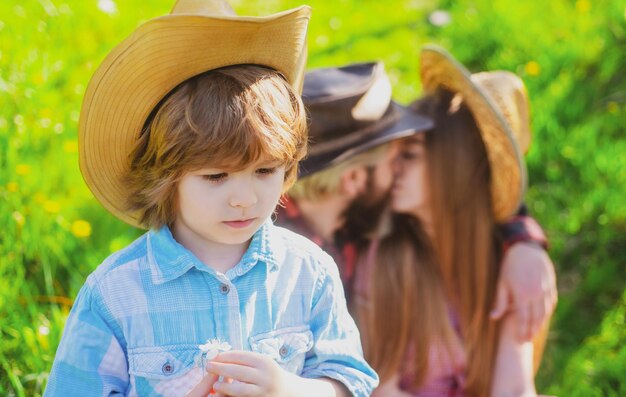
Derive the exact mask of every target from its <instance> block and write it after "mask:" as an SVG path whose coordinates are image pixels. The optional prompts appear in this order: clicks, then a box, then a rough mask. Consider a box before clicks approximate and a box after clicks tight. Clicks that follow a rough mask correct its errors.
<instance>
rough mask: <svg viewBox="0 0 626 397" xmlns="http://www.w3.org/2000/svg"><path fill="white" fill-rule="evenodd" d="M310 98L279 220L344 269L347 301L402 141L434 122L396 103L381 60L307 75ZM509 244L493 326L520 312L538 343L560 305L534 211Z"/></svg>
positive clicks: (511, 232) (525, 331)
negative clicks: (299, 158)
mask: <svg viewBox="0 0 626 397" xmlns="http://www.w3.org/2000/svg"><path fill="white" fill-rule="evenodd" d="M303 100H304V103H305V106H306V107H307V110H308V112H309V117H310V131H309V134H310V147H309V155H308V157H307V158H306V159H305V160H304V161H303V162H301V164H300V173H299V180H298V181H297V182H296V184H295V185H294V186H293V187H292V188H291V190H290V191H289V192H288V195H287V196H285V198H284V200H283V203H284V206H283V207H281V208H279V210H278V215H277V223H278V224H279V225H281V226H284V227H286V228H289V229H292V230H294V231H296V232H298V233H300V234H303V235H305V236H307V237H309V238H310V239H311V240H313V241H314V242H316V243H317V244H318V245H320V246H321V247H322V248H323V249H324V250H326V251H327V252H329V253H330V254H331V255H332V256H333V257H334V259H335V261H336V262H337V264H338V265H339V268H340V271H341V277H342V280H343V282H344V286H345V290H346V294H347V296H348V303H349V304H350V296H351V293H352V287H353V281H354V278H355V277H354V275H355V271H356V269H355V267H356V263H357V261H356V259H357V255H358V252H359V249H360V248H362V247H363V246H364V243H365V242H366V241H367V238H368V235H369V234H370V233H371V231H372V229H373V228H374V227H375V226H376V224H377V220H378V218H379V215H380V213H381V212H382V209H383V208H384V204H385V200H386V198H387V196H388V193H389V190H390V187H391V184H392V182H393V161H394V159H395V157H396V154H397V151H398V144H399V143H398V139H400V138H404V137H407V136H411V135H414V134H416V133H420V131H424V130H427V129H429V128H431V127H432V121H431V120H429V119H427V118H424V117H422V116H419V115H417V114H414V113H412V112H411V111H409V110H408V109H407V108H405V107H403V106H401V105H399V104H397V103H396V102H394V101H393V100H392V99H391V84H390V82H389V78H388V77H387V75H386V73H385V71H384V66H383V64H382V63H380V62H378V63H361V64H352V65H348V66H344V67H339V68H324V69H317V70H313V71H311V72H309V73H307V75H306V77H305V81H304V91H303ZM502 232H503V235H504V237H505V244H506V245H507V246H508V249H507V251H506V254H505V256H504V259H503V263H502V270H501V277H500V280H499V283H498V292H497V303H496V305H495V307H494V308H493V312H492V317H493V318H494V319H497V318H500V317H502V316H503V315H504V314H505V313H506V312H507V311H508V310H515V311H516V312H517V315H518V316H519V318H520V319H521V321H520V323H521V324H522V326H521V328H520V330H519V336H520V338H521V339H527V340H529V339H531V338H532V337H533V336H534V335H535V334H536V333H537V332H538V331H539V330H540V328H541V326H542V325H543V323H544V320H545V319H546V318H549V316H550V314H551V313H552V311H553V310H554V306H555V304H556V299H557V298H556V295H557V294H556V282H555V276H554V266H553V264H552V262H551V261H550V259H549V257H548V256H547V254H546V252H545V250H544V248H545V246H546V240H545V237H544V235H543V231H542V230H541V227H539V225H538V224H537V223H536V222H535V221H534V220H533V219H532V218H530V217H529V216H527V215H526V213H525V209H524V208H522V209H520V213H519V214H518V216H516V217H515V218H514V219H511V220H510V221H509V222H508V223H507V224H505V225H503V226H502Z"/></svg>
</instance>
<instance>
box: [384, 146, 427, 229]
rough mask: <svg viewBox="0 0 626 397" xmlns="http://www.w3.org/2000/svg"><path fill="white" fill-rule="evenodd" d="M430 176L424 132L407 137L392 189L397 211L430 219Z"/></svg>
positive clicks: (401, 150)
mask: <svg viewBox="0 0 626 397" xmlns="http://www.w3.org/2000/svg"><path fill="white" fill-rule="evenodd" d="M428 200H429V198H428V176H427V172H426V148H425V147H424V134H417V135H415V136H412V137H410V138H406V139H405V140H404V141H403V142H402V145H401V149H400V152H399V154H398V157H397V159H396V173H395V181H394V184H393V189H392V191H391V207H392V209H393V210H394V211H395V212H399V213H403V214H409V215H413V216H415V217H418V218H420V219H422V220H423V221H427V220H428V208H429V206H428Z"/></svg>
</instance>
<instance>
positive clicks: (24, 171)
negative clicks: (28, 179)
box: [15, 164, 30, 175]
mask: <svg viewBox="0 0 626 397" xmlns="http://www.w3.org/2000/svg"><path fill="white" fill-rule="evenodd" d="M15 173H16V174H17V175H28V174H30V165H28V164H18V165H17V166H16V167H15Z"/></svg>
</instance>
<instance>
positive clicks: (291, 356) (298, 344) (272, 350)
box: [248, 325, 313, 375]
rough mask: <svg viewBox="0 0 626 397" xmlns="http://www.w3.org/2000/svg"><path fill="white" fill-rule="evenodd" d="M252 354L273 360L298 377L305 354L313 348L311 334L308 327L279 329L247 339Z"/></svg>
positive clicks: (302, 366)
mask: <svg viewBox="0 0 626 397" xmlns="http://www.w3.org/2000/svg"><path fill="white" fill-rule="evenodd" d="M248 342H249V343H250V348H251V349H252V351H253V352H256V353H260V354H263V355H266V356H269V357H271V358H273V359H274V360H275V361H276V362H277V363H278V365H280V366H281V367H282V368H283V369H285V370H287V371H289V372H292V373H294V374H297V375H299V374H300V373H301V372H302V369H303V368H304V359H305V357H306V353H307V352H308V351H309V350H311V348H312V347H313V333H312V332H311V330H310V329H309V327H308V326H306V325H303V326H299V327H287V328H281V329H277V330H274V331H270V332H265V333H262V334H257V335H254V336H251V337H250V338H249V339H248Z"/></svg>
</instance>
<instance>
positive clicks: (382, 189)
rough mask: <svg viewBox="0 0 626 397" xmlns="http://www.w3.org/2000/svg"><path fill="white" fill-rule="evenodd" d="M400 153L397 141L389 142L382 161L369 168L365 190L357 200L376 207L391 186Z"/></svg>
mask: <svg viewBox="0 0 626 397" xmlns="http://www.w3.org/2000/svg"><path fill="white" fill-rule="evenodd" d="M399 152H400V144H399V142H398V141H394V142H391V143H390V144H389V145H388V149H387V151H386V153H385V155H384V156H383V157H382V159H381V160H380V161H379V162H378V163H377V164H376V165H374V166H372V167H370V168H369V170H368V171H369V172H368V181H367V186H366V189H365V190H364V191H363V192H362V193H361V194H360V196H359V197H358V198H357V200H359V201H362V202H364V203H368V202H370V203H371V204H372V205H373V206H377V205H378V204H380V203H381V202H382V201H384V200H385V199H386V198H387V197H388V196H389V192H390V191H391V188H392V186H393V178H394V172H395V170H394V167H395V162H396V159H397V157H398V153H399Z"/></svg>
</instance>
